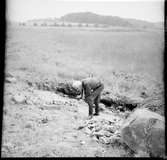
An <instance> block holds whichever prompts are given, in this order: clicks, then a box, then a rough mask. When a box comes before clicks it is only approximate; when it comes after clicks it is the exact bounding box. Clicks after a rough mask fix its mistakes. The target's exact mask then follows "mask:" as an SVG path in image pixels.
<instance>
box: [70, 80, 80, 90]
mask: <svg viewBox="0 0 167 160" xmlns="http://www.w3.org/2000/svg"><path fill="white" fill-rule="evenodd" d="M72 86H73V88H75V89H76V90H78V91H80V92H81V91H82V81H73V82H72Z"/></svg>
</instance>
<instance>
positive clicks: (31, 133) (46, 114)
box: [1, 80, 127, 157]
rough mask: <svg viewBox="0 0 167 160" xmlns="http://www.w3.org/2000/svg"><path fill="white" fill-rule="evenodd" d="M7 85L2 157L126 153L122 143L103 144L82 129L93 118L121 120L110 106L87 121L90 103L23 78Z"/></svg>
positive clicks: (114, 154) (104, 155)
mask: <svg viewBox="0 0 167 160" xmlns="http://www.w3.org/2000/svg"><path fill="white" fill-rule="evenodd" d="M5 88H6V89H5V105H4V108H3V109H4V114H3V115H4V116H3V143H2V152H1V154H2V157H120V156H123V155H127V153H126V151H125V150H124V149H123V148H122V147H121V146H118V145H115V146H114V145H106V144H104V143H101V142H100V141H98V139H96V138H95V137H92V136H90V134H87V133H85V130H84V129H79V127H81V128H82V126H83V125H84V124H85V123H88V122H89V121H92V120H94V121H101V120H103V121H104V120H106V121H107V120H110V121H111V120H112V119H119V122H120V121H121V118H120V116H118V115H116V114H115V113H113V112H111V111H109V110H107V108H105V109H104V108H103V111H101V113H100V115H99V116H94V117H93V119H91V120H88V105H87V104H86V103H85V102H84V101H83V100H77V99H72V98H69V97H67V96H62V95H59V94H55V93H54V92H50V91H42V90H37V89H34V88H33V87H32V88H31V87H29V86H28V84H27V83H26V82H24V81H22V80H20V81H19V80H17V81H16V82H8V81H7V82H6V83H5ZM100 106H102V104H100ZM103 107H104V106H103ZM115 123H116V122H115ZM114 125H115V124H114Z"/></svg>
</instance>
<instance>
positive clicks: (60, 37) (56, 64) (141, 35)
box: [6, 27, 164, 94]
mask: <svg viewBox="0 0 167 160" xmlns="http://www.w3.org/2000/svg"><path fill="white" fill-rule="evenodd" d="M163 47H164V40H163V33H162V31H138V32H137V31H131V32H130V31H128V32H123V31H122V32H116V31H111V30H108V31H107V30H101V31H100V30H99V31H98V30H89V29H87V30H84V29H79V28H60V27H59V28H52V27H50V28H49V27H11V28H9V29H8V34H7V53H6V64H7V65H6V70H7V71H8V70H13V71H17V72H19V74H21V76H22V77H23V76H24V75H28V74H31V75H32V77H31V79H35V78H37V77H38V78H40V79H41V78H52V79H53V78H54V79H56V80H57V81H63V80H72V79H81V78H84V77H87V76H89V75H90V74H93V75H94V76H97V77H100V78H101V79H102V80H103V81H104V83H105V86H106V87H109V88H111V89H112V90H113V92H121V93H123V92H128V93H129V94H130V92H131V90H133V93H134V94H137V93H136V91H137V92H138V91H139V90H142V89H143V88H147V89H149V88H150V89H153V88H155V84H156V85H157V84H158V83H162V76H163V74H162V71H163ZM153 85H154V86H153Z"/></svg>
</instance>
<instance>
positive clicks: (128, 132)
mask: <svg viewBox="0 0 167 160" xmlns="http://www.w3.org/2000/svg"><path fill="white" fill-rule="evenodd" d="M121 137H122V139H123V141H124V142H125V143H126V144H127V145H128V146H129V147H130V148H131V149H132V150H133V151H135V152H139V151H143V152H147V153H148V154H151V155H152V156H153V157H162V156H163V155H164V153H165V122H164V117H163V116H161V115H159V114H157V113H154V112H152V111H149V110H147V109H136V110H135V111H134V112H133V113H132V114H131V115H130V116H129V117H128V118H127V119H126V121H125V123H124V125H123V126H122V128H121Z"/></svg>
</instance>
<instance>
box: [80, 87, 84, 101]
mask: <svg viewBox="0 0 167 160" xmlns="http://www.w3.org/2000/svg"><path fill="white" fill-rule="evenodd" d="M83 96H84V90H83V87H82V89H81V98H80V99H83Z"/></svg>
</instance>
